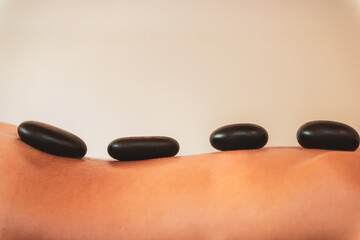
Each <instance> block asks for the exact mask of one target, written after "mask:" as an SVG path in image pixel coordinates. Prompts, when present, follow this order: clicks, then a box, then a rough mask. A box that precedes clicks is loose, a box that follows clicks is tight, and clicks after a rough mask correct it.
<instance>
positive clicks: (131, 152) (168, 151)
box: [108, 136, 179, 161]
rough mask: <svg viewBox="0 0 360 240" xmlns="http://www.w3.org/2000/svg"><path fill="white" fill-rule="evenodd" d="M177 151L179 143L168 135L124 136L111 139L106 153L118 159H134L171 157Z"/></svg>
mask: <svg viewBox="0 0 360 240" xmlns="http://www.w3.org/2000/svg"><path fill="white" fill-rule="evenodd" d="M178 152H179V143H178V142H177V141H176V140H175V139H173V138H170V137H163V136H153V137H124V138H118V139H115V140H114V141H112V142H111V143H110V144H109V146H108V153H109V155H110V156H111V157H113V158H115V159H116V160H119V161H135V160H145V159H151V158H163V157H172V156H175V155H176V154H177V153H178Z"/></svg>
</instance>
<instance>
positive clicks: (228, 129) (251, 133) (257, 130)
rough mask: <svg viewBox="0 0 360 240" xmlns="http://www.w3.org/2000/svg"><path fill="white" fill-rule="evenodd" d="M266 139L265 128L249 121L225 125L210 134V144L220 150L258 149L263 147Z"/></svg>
mask: <svg viewBox="0 0 360 240" xmlns="http://www.w3.org/2000/svg"><path fill="white" fill-rule="evenodd" d="M267 141H268V133H267V132H266V130H265V129H264V128H263V127H261V126H259V125H256V124H251V123H238V124H231V125H226V126H223V127H220V128H218V129H216V130H215V131H214V132H213V133H211V135H210V143H211V145H212V146H213V147H214V148H216V149H218V150H220V151H229V150H242V149H259V148H262V147H264V146H265V145H266V143H267Z"/></svg>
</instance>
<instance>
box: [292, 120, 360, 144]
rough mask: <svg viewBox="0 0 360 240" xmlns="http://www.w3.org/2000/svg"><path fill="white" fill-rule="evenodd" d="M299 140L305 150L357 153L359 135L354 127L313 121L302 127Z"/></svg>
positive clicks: (298, 133)
mask: <svg viewBox="0 0 360 240" xmlns="http://www.w3.org/2000/svg"><path fill="white" fill-rule="evenodd" d="M297 140H298V142H299V144H300V145H301V146H302V147H304V148H314V149H327V150H342V151H355V150H356V149H357V148H358V146H359V134H358V133H357V132H356V130H355V129H353V128H352V127H350V126H348V125H346V124H344V123H340V122H333V121H311V122H308V123H305V124H304V125H302V126H301V127H300V128H299V130H298V132H297Z"/></svg>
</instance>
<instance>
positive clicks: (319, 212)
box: [0, 123, 360, 240]
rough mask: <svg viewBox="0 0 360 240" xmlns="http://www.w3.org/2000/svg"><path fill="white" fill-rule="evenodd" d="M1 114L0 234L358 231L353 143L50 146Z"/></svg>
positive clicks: (358, 238) (359, 190)
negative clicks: (319, 146)
mask: <svg viewBox="0 0 360 240" xmlns="http://www.w3.org/2000/svg"><path fill="white" fill-rule="evenodd" d="M16 130H17V127H16V126H13V125H9V124H3V123H1V124H0V239H1V240H8V239H22V240H23V239H37V240H41V239H69V240H70V239H71V240H77V239H79V240H80V239H81V240H83V239H108V240H111V239H136V240H141V239H157V240H160V239H164V240H165V239H182V240H183V239H194V240H195V239H196V240H201V239H206V240H207V239H209V240H212V239H242V240H289V239H291V240H332V239H334V240H335V239H336V240H360V151H359V150H358V151H356V152H342V151H327V150H310V149H302V148H300V147H277V148H264V149H260V150H243V151H228V152H216V153H209V154H202V155H194V156H179V157H171V158H161V159H151V160H146V161H135V162H116V161H102V160H96V159H90V158H84V159H72V158H63V157H57V156H52V155H49V154H46V153H43V152H41V151H38V150H36V149H34V148H32V147H30V146H28V145H26V144H25V143H23V142H22V141H21V140H20V139H19V137H18V135H17V131H16Z"/></svg>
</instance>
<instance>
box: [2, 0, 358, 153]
mask: <svg viewBox="0 0 360 240" xmlns="http://www.w3.org/2000/svg"><path fill="white" fill-rule="evenodd" d="M359 103H360V1H359V0H312V1H310V0H248V1H244V0H242V1H241V0H236V1H235V0H233V1H232V0H229V1H213V0H208V1H200V0H195V1H194V0H191V1H184V0H175V1H148V0H144V1H139V0H131V1H110V0H102V1H100V0H98V1H93V0H87V1H81V0H65V1H64V0H48V1H40V0H0V121H2V122H8V123H12V124H16V125H18V124H20V123H21V122H22V121H25V120H38V121H43V122H46V123H49V124H52V125H55V126H58V127H61V128H63V129H66V130H68V131H71V132H73V133H75V134H77V135H78V136H80V137H81V138H83V139H84V141H85V142H86V143H87V145H88V156H90V157H101V158H104V159H109V156H108V155H107V152H106V148H107V145H108V143H109V142H110V141H112V140H113V139H115V138H118V137H124V136H149V135H165V136H170V137H173V138H175V139H177V140H178V141H179V143H180V145H181V150H180V152H179V155H189V154H199V153H205V152H211V151H216V150H214V149H213V148H212V147H211V146H210V143H209V135H210V133H211V132H212V131H213V130H215V129H216V128H218V127H220V126H222V125H226V124H231V123H239V122H251V123H256V124H259V125H261V126H263V127H265V128H266V129H267V130H268V133H269V142H268V146H292V145H297V141H296V131H297V129H298V128H299V127H300V126H301V125H302V124H303V123H305V122H307V121H310V120H318V119H326V120H334V121H341V122H344V123H347V124H349V125H351V126H352V127H354V128H355V129H357V130H358V131H360V104H359Z"/></svg>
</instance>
